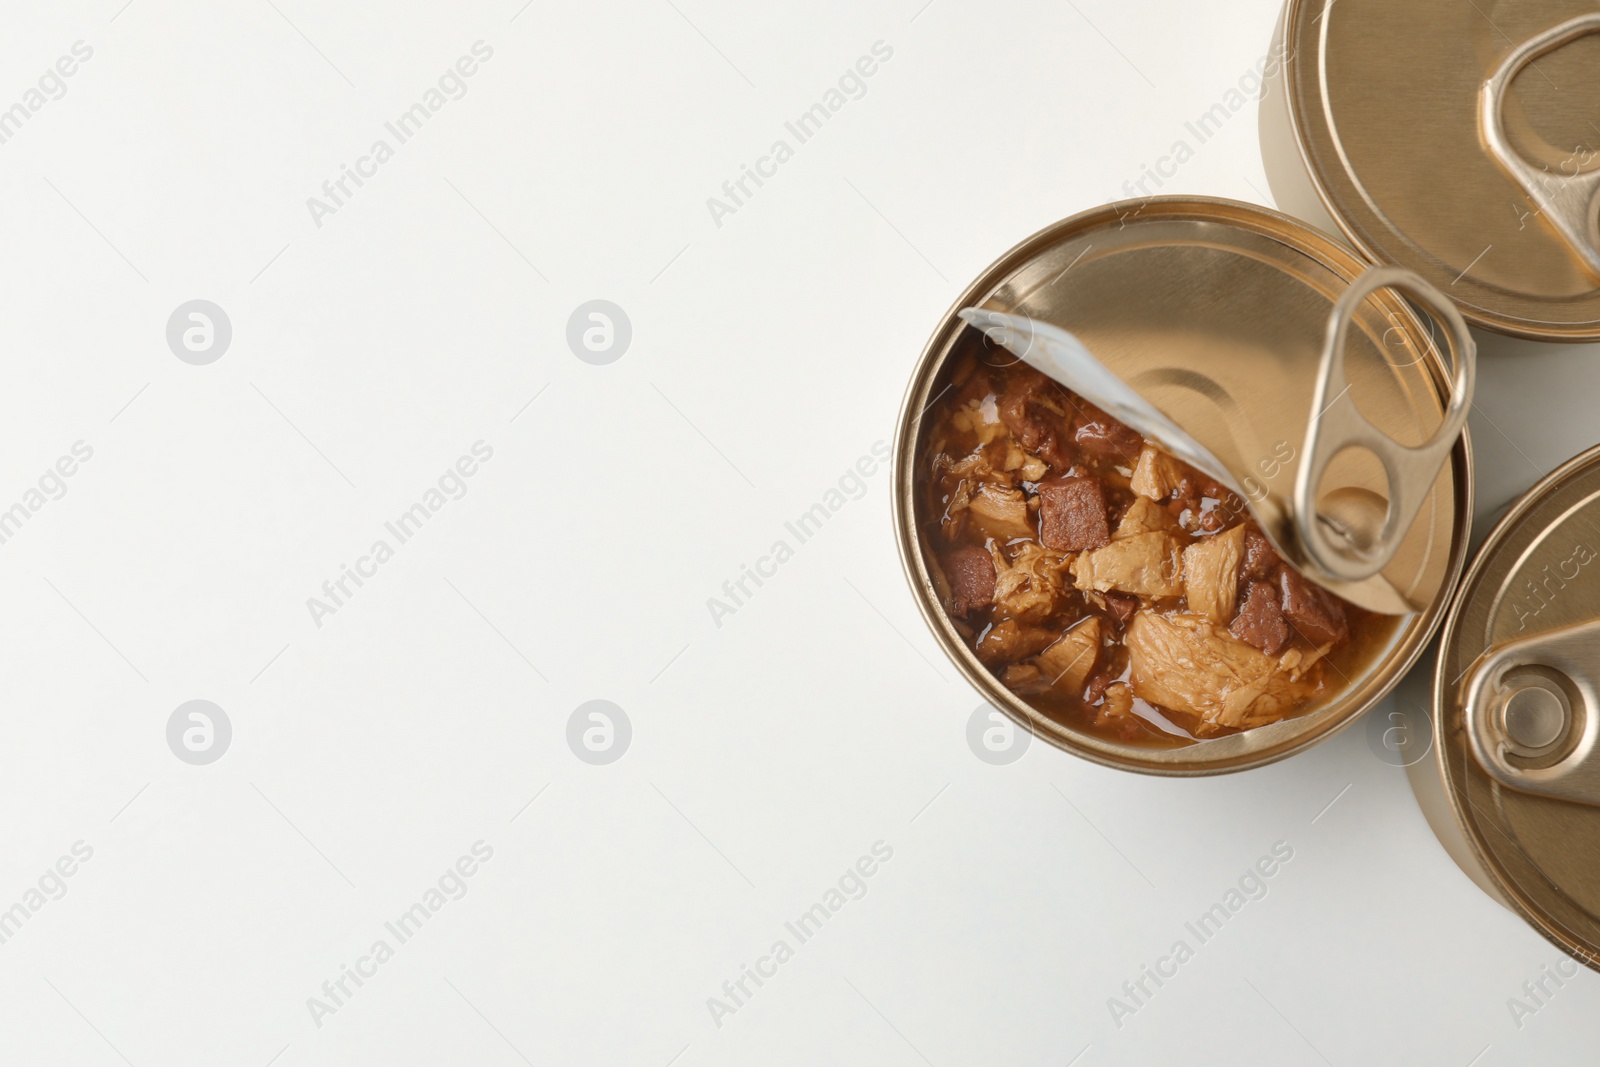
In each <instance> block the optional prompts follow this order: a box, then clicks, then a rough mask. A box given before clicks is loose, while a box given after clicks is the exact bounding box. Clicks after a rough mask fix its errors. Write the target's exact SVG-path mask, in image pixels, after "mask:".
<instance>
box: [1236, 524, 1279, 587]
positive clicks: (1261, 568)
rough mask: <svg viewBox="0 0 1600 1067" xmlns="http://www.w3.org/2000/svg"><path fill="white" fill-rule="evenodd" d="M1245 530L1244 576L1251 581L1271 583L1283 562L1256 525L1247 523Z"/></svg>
mask: <svg viewBox="0 0 1600 1067" xmlns="http://www.w3.org/2000/svg"><path fill="white" fill-rule="evenodd" d="M1244 529H1245V533H1244V576H1245V577H1246V578H1249V579H1250V580H1251V581H1256V582H1269V581H1271V580H1272V576H1273V574H1274V573H1276V571H1277V569H1278V564H1280V563H1282V562H1283V560H1282V559H1280V558H1279V556H1278V553H1277V550H1276V549H1274V548H1273V547H1272V542H1270V541H1268V540H1267V535H1266V534H1264V533H1262V532H1261V531H1260V530H1258V529H1256V525H1255V523H1253V522H1252V523H1247V524H1246V525H1245V528H1244Z"/></svg>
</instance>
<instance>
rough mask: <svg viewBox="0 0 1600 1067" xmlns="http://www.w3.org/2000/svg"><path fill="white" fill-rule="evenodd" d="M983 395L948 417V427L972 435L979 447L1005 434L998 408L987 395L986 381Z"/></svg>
mask: <svg viewBox="0 0 1600 1067" xmlns="http://www.w3.org/2000/svg"><path fill="white" fill-rule="evenodd" d="M983 394H984V395H981V396H980V397H977V398H975V399H973V400H970V401H968V402H967V404H966V406H964V407H962V408H958V409H957V410H956V411H955V412H953V413H952V414H951V416H950V425H952V426H954V427H955V428H956V429H958V430H965V431H967V432H968V433H971V434H973V435H974V436H976V437H977V439H978V444H980V445H986V444H988V443H989V442H990V441H993V440H994V439H995V438H997V437H999V436H1000V435H1001V434H1003V433H1005V432H1006V427H1005V424H1004V423H1003V422H1001V421H1000V410H999V406H998V405H997V404H996V403H995V398H994V396H993V395H992V394H990V393H989V390H988V383H987V380H985V382H984V389H983Z"/></svg>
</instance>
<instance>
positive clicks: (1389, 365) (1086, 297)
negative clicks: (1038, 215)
mask: <svg viewBox="0 0 1600 1067" xmlns="http://www.w3.org/2000/svg"><path fill="white" fill-rule="evenodd" d="M1370 267H1371V264H1369V263H1367V262H1365V261H1363V260H1362V259H1361V258H1360V257H1359V256H1357V255H1356V254H1354V253H1353V252H1352V251H1351V250H1349V249H1348V248H1346V247H1345V246H1343V245H1342V244H1340V243H1338V242H1336V241H1334V240H1332V239H1331V238H1329V237H1328V236H1326V235H1325V234H1323V233H1320V232H1318V231H1316V230H1314V229H1312V228H1311V227H1309V226H1306V225H1305V224H1303V223H1301V222H1298V221H1296V220H1294V219H1292V218H1289V217H1288V216H1286V215H1282V214H1279V213H1277V212H1274V211H1269V210H1267V209H1264V208H1260V207H1256V206H1253V205H1248V204H1242V203H1238V202H1234V201H1227V200H1216V199H1205V198H1179V197H1166V198H1155V199H1150V200H1141V201H1129V202H1125V203H1122V204H1113V205H1110V206H1107V207H1104V208H1100V209H1096V210H1093V211H1089V212H1085V213H1083V214H1080V215H1077V216H1074V217H1072V218H1069V219H1066V220H1064V221H1062V222H1059V223H1056V224H1055V225H1053V226H1050V227H1048V228H1046V229H1044V230H1042V231H1040V232H1039V233H1037V234H1034V235H1033V236H1032V237H1029V238H1028V239H1027V240H1025V241H1023V242H1022V243H1021V244H1019V245H1017V246H1016V247H1015V248H1013V249H1012V250H1011V251H1009V252H1007V253H1006V254H1005V255H1003V256H1001V257H1000V259H998V260H997V261H996V262H995V263H994V264H992V265H991V266H990V267H989V268H988V269H987V270H985V271H984V272H983V274H982V275H981V276H980V277H979V278H978V280H977V281H975V282H974V283H973V284H972V285H971V286H969V287H968V289H967V290H966V292H964V293H963V294H962V295H961V297H960V298H959V299H958V300H957V301H956V303H955V305H954V306H953V307H952V308H951V309H950V311H949V312H948V313H947V314H946V315H945V317H944V319H943V320H942V321H941V322H940V324H939V326H938V328H937V329H936V330H935V331H934V333H933V336H932V338H931V339H930V340H929V342H928V344H927V346H926V348H925V349H924V350H923V353H922V356H921V359H920V361H919V363H918V365H917V368H916V371H915V373H914V375H913V378H912V382H911V385H910V388H909V389H908V391H907V394H906V397H905V401H904V404H903V407H902V410H901V414H900V420H899V426H898V430H897V434H896V442H895V468H894V493H895V499H894V521H895V530H896V536H897V539H898V542H899V548H900V553H901V560H902V564H903V566H904V568H905V571H906V575H907V578H908V579H909V581H910V583H911V586H912V589H913V592H914V594H915V596H916V599H917V603H918V606H919V608H920V609H921V611H922V614H923V617H924V619H925V620H926V621H927V623H928V625H929V626H930V628H931V629H932V631H933V633H934V636H935V637H936V639H937V640H938V641H939V643H940V645H941V646H942V647H943V649H944V651H945V653H946V654H947V655H948V656H949V658H950V659H951V661H952V662H953V663H954V664H955V665H956V667H957V668H958V669H959V670H960V671H961V673H962V675H963V676H964V677H965V678H966V679H967V680H968V681H969V682H970V683H971V684H972V685H973V686H974V687H975V688H976V689H977V690H978V691H979V692H980V693H982V694H983V696H984V698H985V699H986V700H987V701H988V702H989V703H990V704H992V705H993V706H994V707H996V708H998V709H1000V710H1002V711H1004V712H1005V713H1006V714H1007V715H1009V716H1010V717H1011V718H1012V719H1013V720H1014V721H1015V722H1016V723H1018V724H1019V725H1021V726H1024V727H1026V728H1027V729H1029V730H1031V731H1032V732H1033V734H1034V735H1036V736H1039V737H1043V738H1044V739H1046V740H1047V741H1049V742H1050V743H1052V744H1054V745H1056V746H1058V747H1060V748H1062V749H1065V750H1067V751H1070V752H1073V753H1075V754H1077V755H1079V756H1082V757H1084V758H1086V759H1089V760H1092V761H1094V762H1097V763H1101V764H1104V765H1106V766H1111V767H1117V768H1121V769H1126V770H1133V771H1140V772H1146V773H1151V774H1161V775H1177V776H1193V775H1206V774H1218V773H1224V772H1229V771H1237V770H1242V769H1245V768H1248V767H1255V766H1259V765H1262V764H1265V763H1269V762H1272V761H1274V760H1277V759H1281V758H1283V757H1285V756H1288V755H1290V754H1292V753H1294V752H1297V751H1299V750H1301V749H1303V748H1306V747H1308V746H1310V745H1312V744H1315V743H1316V742H1317V741H1320V740H1322V739H1323V738H1325V737H1328V736H1330V735H1331V734H1333V733H1335V732H1337V731H1338V730H1339V729H1341V728H1343V727H1345V726H1348V725H1349V724H1350V723H1351V722H1353V721H1355V720H1356V719H1357V718H1359V717H1360V716H1361V715H1362V713H1363V712H1365V711H1366V710H1367V709H1369V708H1371V707H1372V706H1373V705H1374V704H1375V703H1376V702H1377V701H1378V700H1380V699H1381V698H1382V697H1383V696H1384V695H1385V694H1387V693H1388V692H1389V691H1390V689H1392V688H1393V686H1394V685H1395V684H1396V683H1397V682H1398V681H1399V679H1400V678H1401V676H1402V675H1403V674H1404V673H1405V672H1406V670H1407V669H1408V668H1409V667H1410V666H1411V665H1412V664H1413V663H1414V662H1415V661H1416V659H1417V657H1418V655H1419V654H1420V653H1421V651H1422V650H1423V648H1424V646H1425V645H1426V644H1427V643H1428V641H1429V639H1430V637H1431V636H1432V635H1433V633H1434V632H1435V631H1436V629H1437V627H1438V626H1439V624H1440V622H1441V621H1442V618H1443V614H1444V610H1445V606H1446V604H1447V603H1448V601H1449V598H1450V595H1451V593H1452V590H1453V589H1454V586H1455V583H1456V580H1457V579H1458V578H1459V576H1460V573H1461V569H1462V567H1463V564H1464V561H1465V556H1466V550H1467V539H1468V532H1469V526H1470V517H1471V514H1472V473H1471V462H1470V447H1469V443H1468V440H1467V436H1466V434H1465V432H1463V433H1462V434H1461V436H1460V437H1459V438H1458V439H1456V441H1455V443H1454V445H1453V447H1451V448H1450V450H1449V453H1448V457H1447V458H1446V459H1445V461H1444V464H1443V466H1442V467H1441V468H1440V469H1439V470H1438V473H1437V475H1436V477H1434V479H1433V482H1432V485H1431V488H1429V489H1427V491H1426V495H1425V499H1424V501H1423V506H1422V507H1421V510H1420V512H1419V515H1418V518H1417V520H1416V522H1414V523H1413V524H1412V525H1411V527H1410V528H1409V529H1408V530H1407V531H1406V533H1405V535H1404V538H1403V540H1402V541H1401V542H1400V549H1399V551H1398V552H1397V553H1396V555H1395V556H1394V558H1393V560H1392V561H1391V562H1390V563H1389V564H1388V565H1387V566H1386V567H1385V568H1384V570H1383V572H1382V574H1383V577H1384V578H1385V579H1387V580H1388V581H1389V582H1390V583H1391V584H1392V585H1393V586H1394V587H1396V588H1399V589H1402V590H1407V591H1409V593H1410V594H1411V596H1412V598H1413V602H1414V603H1415V605H1416V610H1415V611H1414V612H1413V613H1411V614H1409V615H1405V616H1404V617H1402V618H1400V619H1399V621H1398V622H1397V624H1396V626H1395V628H1394V631H1393V633H1392V635H1391V636H1390V638H1389V639H1388V641H1387V644H1386V645H1385V646H1384V647H1383V648H1382V649H1381V652H1380V653H1379V654H1377V655H1376V656H1374V657H1373V658H1372V660H1371V662H1370V664H1369V666H1367V667H1366V668H1365V670H1364V672H1363V673H1361V674H1360V676H1358V677H1354V678H1350V679H1349V680H1348V682H1347V684H1346V685H1345V686H1344V687H1343V688H1342V689H1341V691H1340V692H1339V693H1338V694H1337V695H1336V696H1334V697H1333V698H1332V699H1331V700H1330V701H1328V702H1326V703H1325V704H1323V705H1322V706H1320V707H1318V708H1316V709H1315V710H1312V711H1310V712H1308V713H1306V714H1304V715H1301V716H1299V717H1297V718H1290V719H1285V720H1284V721H1281V722H1277V723H1274V724H1272V725H1267V726H1260V727H1256V728H1254V729H1250V730H1245V731H1243V732H1240V733H1236V734H1231V735H1228V736H1225V737H1218V738H1214V739H1210V740H1206V741H1204V742H1203V743H1200V744H1193V745H1186V746H1183V747H1176V748H1152V747H1148V746H1143V745H1138V744H1131V743H1121V742H1117V741H1113V740H1108V739H1107V738H1105V737H1103V736H1098V735H1095V734H1093V733H1090V732H1088V731H1086V730H1081V729H1076V728H1074V727H1073V726H1071V725H1070V724H1067V723H1064V722H1062V721H1058V720H1057V719H1056V718H1052V717H1050V716H1047V715H1045V714H1043V713H1041V712H1039V711H1037V710H1036V709H1035V708H1034V707H1033V706H1032V705H1031V704H1029V703H1028V702H1026V701H1024V700H1023V699H1021V698H1020V697H1018V696H1016V695H1015V694H1014V693H1012V692H1011V690H1010V689H1008V688H1007V687H1006V686H1005V685H1003V684H1002V683H1001V682H1000V681H999V680H998V679H997V678H995V677H994V675H992V674H991V673H990V672H989V670H988V669H987V668H986V667H985V666H984V665H983V664H982V663H981V662H980V661H979V660H978V658H977V657H976V655H975V654H974V653H973V651H972V650H971V649H970V648H969V647H968V646H967V644H966V643H965V642H964V641H963V640H962V638H961V635H960V634H959V632H958V631H957V630H956V628H955V626H954V625H953V624H952V622H951V620H950V618H949V617H948V616H947V614H946V612H945V610H944V607H943V605H942V604H941V603H940V598H939V595H938V591H937V588H936V582H935V579H934V570H933V568H934V567H935V566H937V564H936V563H935V562H934V561H933V559H932V548H931V544H930V543H929V541H928V540H926V539H925V538H924V536H923V529H924V526H923V523H924V517H923V516H921V515H920V514H919V511H918V506H919V505H918V499H917V493H918V459H919V456H921V454H922V448H923V446H924V443H925V442H924V433H923V430H924V421H923V420H924V415H925V414H926V413H927V412H928V411H929V409H930V407H931V406H932V405H933V404H934V403H935V402H936V401H937V400H938V399H939V398H940V396H941V395H942V394H943V392H944V390H945V389H946V388H948V384H949V383H948V375H949V372H950V369H951V367H952V365H953V363H954V360H955V354H956V353H957V352H958V350H959V346H960V345H961V344H963V343H970V340H971V337H972V334H971V332H970V329H971V328H970V327H968V325H967V324H966V323H965V322H964V321H963V320H962V319H961V318H960V317H959V316H958V312H960V311H961V310H962V309H964V308H970V307H982V308H992V309H996V310H1001V311H1005V312H1010V313H1015V314H1018V315H1025V316H1029V317H1032V318H1034V319H1038V320H1042V321H1044V322H1048V323H1055V324H1059V325H1061V326H1062V327H1064V328H1067V329H1070V330H1071V331H1072V332H1073V333H1074V334H1075V335H1076V336H1077V337H1079V338H1080V339H1082V341H1083V342H1084V343H1085V344H1087V345H1088V347H1089V348H1090V349H1091V350H1092V351H1093V352H1094V354H1095V355H1096V356H1097V357H1098V358H1099V359H1100V360H1101V361H1102V362H1103V363H1104V364H1105V365H1106V366H1107V367H1108V368H1109V369H1110V370H1111V371H1113V372H1114V373H1115V374H1117V375H1118V376H1119V377H1120V378H1121V379H1122V380H1123V381H1124V382H1125V383H1127V385H1129V386H1130V387H1132V388H1133V389H1134V390H1136V391H1137V392H1139V393H1140V394H1141V395H1143V396H1145V397H1146V398H1147V399H1149V400H1150V401H1151V402H1152V403H1154V404H1156V405H1157V406H1158V407H1160V408H1161V409H1163V410H1164V411H1165V412H1166V413H1167V414H1168V415H1169V416H1171V417H1173V418H1174V419H1175V420H1176V421H1177V422H1178V423H1179V425H1181V426H1182V427H1183V428H1184V429H1185V430H1186V431H1188V432H1189V433H1190V434H1192V435H1194V436H1195V437H1196V438H1197V439H1198V440H1200V441H1201V442H1202V443H1203V444H1205V445H1206V446H1207V447H1208V448H1210V449H1211V450H1212V451H1213V452H1215V453H1216V454H1218V455H1232V456H1233V458H1234V461H1235V463H1236V464H1237V465H1238V466H1241V467H1246V468H1254V467H1256V465H1257V464H1258V462H1259V464H1260V466H1259V469H1258V470H1253V471H1252V470H1248V469H1247V470H1246V471H1245V472H1244V476H1245V477H1249V476H1251V475H1252V474H1253V475H1254V477H1256V478H1258V479H1260V480H1262V481H1265V482H1278V481H1279V480H1281V483H1280V489H1281V488H1282V487H1286V486H1290V485H1292V484H1293V483H1294V481H1295V478H1296V474H1297V463H1298V460H1299V458H1300V457H1299V455H1298V453H1297V450H1298V449H1299V447H1300V445H1301V442H1303V441H1305V440H1306V435H1307V428H1308V425H1310V424H1311V423H1312V422H1313V421H1314V419H1315V417H1316V416H1317V415H1318V412H1316V411H1315V410H1314V408H1313V396H1314V394H1315V393H1316V390H1317V386H1318V381H1319V369H1320V367H1321V365H1322V355H1323V352H1322V348H1323V346H1322V341H1323V335H1324V332H1325V327H1326V324H1327V322H1328V319H1329V317H1330V313H1331V311H1332V309H1333V308H1334V307H1335V306H1336V305H1338V304H1340V302H1341V301H1340V298H1341V297H1342V296H1343V295H1344V294H1346V293H1348V292H1350V291H1351V290H1352V288H1353V287H1354V286H1356V285H1357V283H1358V279H1361V277H1362V276H1363V274H1365V273H1366V272H1367V271H1368V270H1369V268H1370ZM1345 303H1346V304H1348V303H1349V301H1346V302H1345ZM1463 332H1464V328H1463ZM1345 365H1346V369H1347V371H1348V380H1349V391H1350V393H1351V396H1352V397H1353V399H1354V400H1355V401H1356V402H1357V406H1359V408H1360V409H1361V410H1362V412H1364V413H1365V415H1366V416H1367V418H1368V419H1370V420H1371V422H1372V423H1373V424H1374V425H1375V426H1377V427H1378V428H1379V429H1380V430H1381V431H1382V432H1384V433H1386V434H1388V435H1389V436H1391V437H1392V438H1394V439H1395V440H1396V441H1398V442H1399V443H1400V444H1402V445H1418V444H1419V443H1421V442H1423V441H1425V440H1427V439H1428V438H1429V436H1430V434H1432V433H1434V431H1435V430H1436V428H1437V427H1438V426H1439V425H1440V424H1441V423H1442V421H1443V419H1444V413H1445V411H1446V409H1447V408H1448V407H1449V403H1448V395H1449V389H1450V381H1451V375H1450V372H1449V369H1448V367H1447V365H1446V362H1445V359H1444V356H1443V355H1442V353H1441V351H1440V348H1439V346H1438V344H1437V343H1436V342H1435V339H1434V331H1433V330H1432V327H1431V325H1430V323H1429V322H1427V321H1425V320H1424V319H1423V318H1422V317H1421V316H1420V315H1419V314H1418V312H1417V310H1416V309H1415V308H1414V307H1413V306H1412V305H1411V304H1410V303H1409V302H1408V301H1407V300H1405V299H1403V298H1402V297H1401V296H1400V295H1399V294H1398V293H1397V292H1395V291H1394V290H1392V289H1378V290H1376V291H1373V292H1371V293H1370V294H1369V295H1367V296H1366V297H1365V298H1364V299H1362V300H1361V301H1360V302H1359V304H1357V305H1356V310H1355V311H1354V313H1353V316H1352V318H1351V319H1350V321H1349V330H1348V344H1347V347H1346V348H1345ZM1241 429H1242V430H1243V431H1244V432H1242V433H1241ZM1240 441H1249V442H1253V444H1251V445H1250V446H1249V447H1250V448H1253V449H1255V450H1257V451H1259V453H1260V455H1259V456H1255V455H1252V454H1250V453H1249V452H1247V451H1241V450H1242V449H1243V448H1244V447H1245V446H1242V445H1241V444H1240V443H1239V442H1240ZM1342 458H1343V457H1341V459H1342ZM1335 465H1336V466H1337V465H1338V463H1337V462H1336V464H1335ZM1331 470H1332V468H1330V471H1331ZM1338 477H1340V478H1342V479H1344V480H1345V481H1346V482H1347V483H1348V484H1352V485H1358V486H1365V487H1369V488H1370V489H1371V491H1373V492H1375V493H1381V492H1382V491H1384V490H1385V488H1386V485H1387V483H1386V482H1385V480H1384V475H1383V472H1382V470H1381V469H1377V467H1376V464H1373V465H1372V469H1363V468H1362V467H1361V464H1360V461H1359V460H1358V459H1351V460H1350V461H1349V464H1347V466H1346V467H1345V469H1342V470H1341V471H1339V472H1338ZM1275 491H1278V490H1275Z"/></svg>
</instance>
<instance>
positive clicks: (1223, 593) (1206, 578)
mask: <svg viewBox="0 0 1600 1067" xmlns="http://www.w3.org/2000/svg"><path fill="white" fill-rule="evenodd" d="M1243 555H1244V527H1243V526H1235V527H1234V528H1233V529H1231V530H1229V531H1228V532H1227V533H1220V534H1213V535H1212V536H1210V537H1208V538H1206V539H1205V540H1203V541H1196V542H1195V543H1194V544H1192V545H1190V546H1189V547H1188V548H1186V549H1184V550H1183V596H1184V599H1185V600H1186V601H1188V604H1189V610H1190V611H1197V612H1199V613H1200V614H1202V615H1204V616H1205V617H1206V618H1208V619H1210V620H1211V621H1212V622H1214V623H1216V624H1217V625H1219V626H1225V625H1227V623H1228V620H1230V619H1232V618H1233V604H1234V601H1235V600H1237V599H1238V597H1239V560H1240V559H1241V558H1243Z"/></svg>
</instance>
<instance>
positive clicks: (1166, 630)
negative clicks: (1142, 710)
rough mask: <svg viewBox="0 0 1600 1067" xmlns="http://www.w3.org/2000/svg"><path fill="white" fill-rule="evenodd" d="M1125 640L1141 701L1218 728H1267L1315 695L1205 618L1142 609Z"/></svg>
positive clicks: (1306, 685)
mask: <svg viewBox="0 0 1600 1067" xmlns="http://www.w3.org/2000/svg"><path fill="white" fill-rule="evenodd" d="M1126 643H1127V649H1128V671H1129V675H1128V680H1129V681H1130V682H1131V683H1132V685H1133V692H1134V695H1135V696H1137V697H1139V698H1140V699H1141V700H1146V701H1149V702H1150V703H1152V704H1156V705H1159V706H1161V707H1165V708H1171V709H1172V710H1174V711H1178V712H1187V713H1188V714H1190V715H1194V716H1197V717H1198V718H1199V719H1200V720H1201V721H1202V722H1204V723H1207V724H1210V725H1212V726H1226V727H1231V728H1234V729H1240V730H1243V729H1248V728H1250V727H1252V726H1260V725H1264V724H1265V723H1268V722H1272V721H1274V720H1275V719H1278V718H1280V717H1282V716H1283V715H1284V714H1286V713H1287V712H1289V711H1292V710H1294V708H1295V707H1296V706H1297V705H1299V704H1300V703H1301V702H1303V701H1305V700H1306V699H1307V698H1309V697H1310V696H1312V695H1313V693H1314V692H1315V689H1314V687H1312V686H1311V685H1309V684H1307V683H1306V682H1304V681H1300V682H1296V681H1295V680H1293V679H1292V678H1291V677H1290V676H1289V674H1288V673H1287V672H1286V671H1284V670H1283V669H1282V667H1281V666H1280V665H1279V663H1278V661H1277V660H1275V659H1273V658H1272V657H1271V656H1268V655H1267V654H1266V653H1264V652H1262V651H1261V650H1260V649H1258V648H1254V647H1252V646H1250V645H1247V644H1245V643H1244V642H1243V641H1240V640H1239V639H1238V638H1236V637H1233V636H1232V635H1230V634H1229V633H1228V632H1227V631H1226V630H1221V629H1218V628H1217V627H1215V626H1213V625H1212V624H1211V621H1210V620H1209V619H1207V618H1206V617H1205V616H1203V615H1192V614H1175V615H1157V614H1154V613H1152V612H1148V611H1141V612H1140V613H1139V614H1138V615H1135V616H1134V618H1133V622H1132V623H1131V624H1129V626H1128V634H1127V639H1126Z"/></svg>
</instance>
